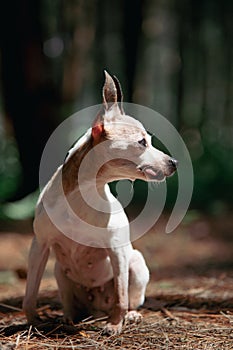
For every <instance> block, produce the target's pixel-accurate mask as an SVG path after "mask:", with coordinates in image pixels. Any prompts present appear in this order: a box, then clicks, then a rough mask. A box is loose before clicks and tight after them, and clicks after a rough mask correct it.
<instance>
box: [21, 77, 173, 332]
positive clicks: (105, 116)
mask: <svg viewBox="0 0 233 350" xmlns="http://www.w3.org/2000/svg"><path fill="white" fill-rule="evenodd" d="M176 168H177V161H176V160H175V159H173V158H171V157H170V156H169V155H166V154H164V153H163V152H161V151H159V150H158V149H156V148H154V147H153V146H152V144H151V136H150V135H149V134H148V133H147V132H146V130H145V128H144V127H143V125H142V124H141V123H140V122H139V121H138V120H136V119H134V118H133V117H131V116H128V115H126V114H125V112H124V109H123V96H122V90H121V86H120V83H119V81H118V79H117V78H116V77H115V76H111V75H110V74H108V73H107V72H106V71H105V83H104V87H103V103H102V108H101V110H100V112H99V113H98V114H97V116H96V118H95V120H94V122H93V124H92V127H91V128H90V129H89V130H88V131H87V132H86V134H85V135H84V136H83V137H82V138H81V139H79V140H78V141H77V143H76V144H75V145H74V147H73V148H72V149H71V150H70V151H69V153H68V155H67V157H66V159H65V161H64V164H63V165H62V166H60V167H59V168H58V170H57V171H56V173H55V174H54V175H53V177H52V178H51V179H50V181H49V182H48V184H47V185H46V186H45V188H44V189H43V191H42V192H41V195H40V197H39V200H38V203H37V207H36V211H35V218H34V223H33V227H34V232H35V236H34V238H33V241H32V245H31V249H30V253H29V266H28V277H27V286H26V293H25V297H24V301H23V309H24V312H25V314H26V317H27V320H28V323H30V324H36V323H37V322H38V321H39V316H38V314H37V312H36V299H37V294H38V290H39V285H40V281H41V278H42V274H43V272H44V269H45V266H46V262H47V259H48V256H49V252H50V249H53V251H54V253H55V257H56V263H55V277H56V280H57V284H58V289H59V294H60V298H61V302H62V304H63V311H64V318H65V320H66V321H67V322H78V321H80V320H81V319H83V318H84V317H87V316H89V315H92V316H94V317H98V316H102V315H106V316H108V320H107V323H106V325H105V327H104V330H103V332H104V333H106V334H119V333H120V332H121V330H122V326H123V323H124V321H125V320H129V321H130V322H138V321H140V319H141V314H140V313H139V312H138V311H137V309H138V307H139V306H141V305H142V304H143V302H144V298H145V291H146V286H147V284H148V282H149V270H148V267H147V265H146V263H145V260H144V258H143V256H142V254H141V253H140V252H139V251H137V250H135V249H133V247H132V245H131V242H130V232H129V222H128V219H127V216H126V214H125V212H124V210H123V207H122V206H121V204H120V203H119V202H118V201H117V200H116V198H115V197H114V196H113V195H112V194H111V192H110V190H109V186H108V183H109V182H111V181H114V180H121V179H130V180H132V181H134V180H136V179H141V180H144V181H155V182H160V181H163V180H165V178H166V177H168V176H171V175H172V174H173V173H174V172H175V171H176ZM79 173H80V174H79ZM59 179H60V180H59ZM60 182H61V183H62V191H63V193H64V197H65V198H66V200H67V203H69V206H70V207H72V212H73V213H75V215H76V216H78V217H79V218H80V221H78V223H77V222H76V221H75V219H74V218H72V217H71V216H72V215H71V214H70V211H69V210H68V209H67V207H66V206H63V204H62V203H63V202H62V199H61V197H62V196H61V195H60V190H58V188H59V187H61V186H60ZM89 201H91V205H90V202H89ZM99 203H101V204H99ZM92 204H93V205H92ZM95 206H97V207H95ZM116 208H117V209H116ZM49 210H50V211H51V212H52V216H53V218H55V219H54V220H53V219H51V215H50V214H49ZM56 220H57V221H59V222H60V224H61V225H63V226H59V224H57V223H56ZM79 222H80V223H81V222H82V223H84V224H83V225H81V224H79ZM85 223H87V224H86V225H85ZM60 227H62V228H61V229H59V228H60ZM63 228H64V230H66V231H69V230H70V231H72V235H71V236H70V237H68V236H67V234H64V233H63V232H62V230H63ZM89 228H90V231H89ZM98 232H100V234H98ZM85 239H86V240H85ZM93 242H94V244H93Z"/></svg>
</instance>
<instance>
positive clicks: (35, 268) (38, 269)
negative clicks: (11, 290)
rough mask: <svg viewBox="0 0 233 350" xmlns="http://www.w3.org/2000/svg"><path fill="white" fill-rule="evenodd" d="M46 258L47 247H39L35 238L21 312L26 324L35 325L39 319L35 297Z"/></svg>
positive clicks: (47, 254)
mask: <svg viewBox="0 0 233 350" xmlns="http://www.w3.org/2000/svg"><path fill="white" fill-rule="evenodd" d="M48 256H49V247H48V246H47V245H45V244H43V245H40V244H39V243H38V242H37V238H36V236H35V237H34V238H33V241H32V245H31V249H30V253H29V266H28V276H27V287H26V293H25V297H24V300H23V310H24V312H25V314H26V316H27V320H28V323H32V324H33V323H36V322H37V320H38V319H39V317H38V315H37V312H36V297H37V294H38V290H39V286H40V281H41V278H42V275H43V272H44V269H45V265H46V263H47V260H48Z"/></svg>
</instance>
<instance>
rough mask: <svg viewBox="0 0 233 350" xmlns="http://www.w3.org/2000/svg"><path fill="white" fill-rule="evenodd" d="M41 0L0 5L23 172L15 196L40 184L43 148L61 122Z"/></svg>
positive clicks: (8, 93)
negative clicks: (46, 51) (45, 43)
mask: <svg viewBox="0 0 233 350" xmlns="http://www.w3.org/2000/svg"><path fill="white" fill-rule="evenodd" d="M40 5H41V1H40V0H35V1H33V2H32V1H29V0H23V1H11V0H10V1H7V2H3V3H1V6H0V35H1V42H0V44H1V65H2V90H3V97H4V105H5V110H6V113H7V115H8V116H9V117H10V119H11V120H12V123H13V127H14V133H15V138H16V140H17V144H18V148H19V154H20V161H21V165H22V173H23V181H22V183H21V186H20V188H19V190H18V192H17V193H16V194H15V195H14V196H13V197H12V198H11V200H17V199H20V198H22V197H24V196H25V195H27V194H28V193H30V192H32V191H34V190H35V189H36V188H38V169H39V162H40V158H41V153H42V151H43V148H44V145H45V142H46V140H47V139H48V137H49V135H50V133H51V132H52V130H53V129H54V127H55V126H56V124H57V122H58V121H57V119H56V114H57V113H58V108H59V105H60V94H59V91H58V90H57V88H56V87H55V86H54V84H53V82H52V81H51V79H50V74H49V65H48V62H47V60H46V56H45V55H44V54H43V50H42V43H43V41H42V40H43V38H42V28H41V23H40V11H41V7H40Z"/></svg>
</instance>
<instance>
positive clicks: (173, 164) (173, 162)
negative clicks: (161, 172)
mask: <svg viewBox="0 0 233 350" xmlns="http://www.w3.org/2000/svg"><path fill="white" fill-rule="evenodd" d="M168 164H169V166H170V167H171V168H173V169H174V170H176V169H177V167H178V164H179V163H178V160H176V159H174V158H170V159H169V160H168Z"/></svg>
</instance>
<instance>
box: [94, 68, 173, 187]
mask: <svg viewBox="0 0 233 350" xmlns="http://www.w3.org/2000/svg"><path fill="white" fill-rule="evenodd" d="M92 140H93V145H94V146H96V145H97V144H98V147H97V149H98V153H99V154H98V156H101V157H105V155H108V156H107V157H106V158H107V162H106V164H105V166H104V167H103V169H102V172H103V173H105V174H106V173H107V174H108V177H109V181H111V180H119V179H124V178H127V179H131V180H135V179H142V180H145V181H163V180H164V179H165V178H166V177H167V176H171V175H172V174H173V173H174V172H175V170H176V168H177V165H178V162H177V161H176V160H175V159H173V158H171V157H170V156H169V155H167V154H165V153H163V152H161V151H159V150H158V149H156V148H155V147H153V146H152V143H151V136H150V135H149V134H148V133H147V132H146V130H145V128H144V127H143V125H142V124H141V123H140V122H139V121H138V120H136V119H135V118H133V117H130V116H128V115H126V114H125V112H124V109H123V96H122V90H121V86H120V83H119V81H118V80H117V78H116V77H111V76H110V75H109V74H108V73H107V72H106V71H105V84H104V87H103V108H102V110H101V111H100V112H99V113H98V115H97V117H96V118H95V120H94V122H93V125H92ZM104 141H105V142H104ZM109 154H111V157H109ZM109 159H111V160H109Z"/></svg>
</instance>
